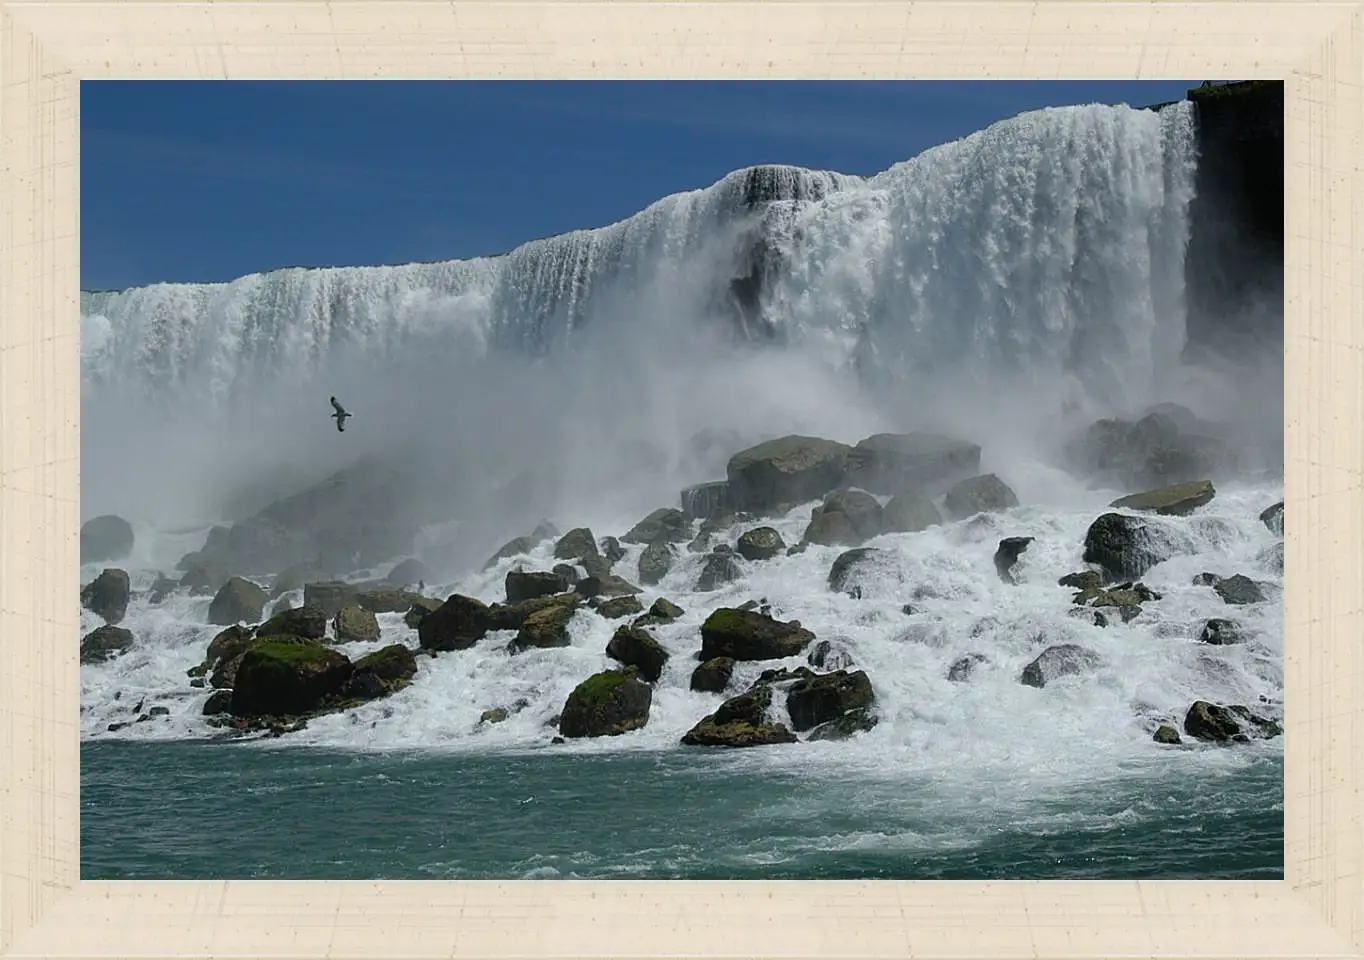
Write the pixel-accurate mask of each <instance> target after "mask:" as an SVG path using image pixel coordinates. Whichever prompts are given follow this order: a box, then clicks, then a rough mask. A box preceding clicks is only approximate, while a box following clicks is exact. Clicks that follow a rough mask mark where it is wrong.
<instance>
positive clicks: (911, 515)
mask: <svg viewBox="0 0 1364 960" xmlns="http://www.w3.org/2000/svg"><path fill="white" fill-rule="evenodd" d="M941 523H942V514H941V513H940V512H938V508H937V507H935V506H933V501H932V500H929V499H928V498H927V497H922V496H919V495H918V494H915V493H897V494H896V495H895V496H893V497H891V498H890V502H889V503H887V504H886V505H885V506H884V507H883V508H882V509H881V531H882V532H883V533H920V532H922V531H924V530H927V529H928V528H929V527H936V526H938V525H939V524H941Z"/></svg>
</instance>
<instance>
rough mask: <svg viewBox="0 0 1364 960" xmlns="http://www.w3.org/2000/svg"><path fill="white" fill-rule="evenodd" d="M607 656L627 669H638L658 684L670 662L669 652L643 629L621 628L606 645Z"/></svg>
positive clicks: (641, 673) (643, 675) (650, 680)
mask: <svg viewBox="0 0 1364 960" xmlns="http://www.w3.org/2000/svg"><path fill="white" fill-rule="evenodd" d="M606 655H607V656H608V657H610V658H611V659H613V660H618V661H619V662H621V663H623V664H624V665H625V666H627V667H638V668H639V675H640V676H641V677H643V678H644V679H645V680H647V681H649V682H650V683H657V682H658V678H659V677H660V676H662V674H663V666H664V664H666V663H667V662H668V651H666V650H664V649H663V646H662V644H660V643H659V642H658V641H657V640H655V639H654V638H653V637H652V636H650V635H649V631H647V630H645V629H644V628H643V627H632V626H621V627H619V628H618V629H617V630H616V632H615V634H614V635H613V636H612V637H611V642H610V643H608V644H607V645H606Z"/></svg>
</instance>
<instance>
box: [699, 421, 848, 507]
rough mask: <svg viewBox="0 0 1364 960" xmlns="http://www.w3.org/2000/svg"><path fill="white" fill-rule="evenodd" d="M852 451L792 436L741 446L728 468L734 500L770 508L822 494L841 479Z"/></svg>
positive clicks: (737, 504)
mask: <svg viewBox="0 0 1364 960" xmlns="http://www.w3.org/2000/svg"><path fill="white" fill-rule="evenodd" d="M851 452H852V448H850V447H848V446H847V445H846V444H842V443H836V442H835V441H832V440H821V439H819V438H817V437H803V436H794V435H793V436H786V437H781V438H780V439H777V440H768V441H766V442H764V443H760V444H758V445H757V446H754V447H749V448H748V449H747V450H741V451H740V452H738V453H736V454H735V455H734V456H732V457H730V459H729V463H728V464H727V466H726V473H727V474H728V480H729V491H730V496H731V499H732V502H733V504H734V506H735V507H736V508H738V509H741V510H756V511H767V510H771V509H774V508H776V507H778V506H780V505H782V504H794V503H804V502H806V501H808V500H815V499H817V498H820V497H823V496H824V495H825V494H826V493H828V492H829V491H831V490H833V489H834V488H835V487H837V486H838V485H839V484H840V483H842V482H843V478H844V476H845V474H846V472H847V467H848V457H849V454H850V453H851Z"/></svg>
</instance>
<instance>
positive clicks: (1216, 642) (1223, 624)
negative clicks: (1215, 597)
mask: <svg viewBox="0 0 1364 960" xmlns="http://www.w3.org/2000/svg"><path fill="white" fill-rule="evenodd" d="M1198 640H1199V642H1200V643H1207V644H1211V645H1213V646H1219V647H1222V646H1230V645H1233V644H1238V643H1245V641H1246V633H1245V630H1244V629H1243V628H1242V627H1241V625H1240V624H1238V623H1237V622H1236V621H1234V620H1226V619H1223V618H1222V617H1214V618H1213V619H1211V620H1209V621H1208V622H1206V623H1205V624H1203V629H1202V630H1201V631H1200V632H1199V634H1198Z"/></svg>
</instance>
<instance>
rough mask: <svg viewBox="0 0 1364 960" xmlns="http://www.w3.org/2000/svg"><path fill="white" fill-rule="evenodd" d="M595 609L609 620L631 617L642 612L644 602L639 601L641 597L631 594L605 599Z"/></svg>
mask: <svg viewBox="0 0 1364 960" xmlns="http://www.w3.org/2000/svg"><path fill="white" fill-rule="evenodd" d="M594 609H595V610H596V611H597V613H599V614H601V615H602V616H603V617H605V618H606V619H607V620H619V619H620V618H621V617H630V616H633V615H635V614H637V613H642V612H643V611H644V604H642V603H640V602H639V597H636V596H634V595H631V596H627V597H615V598H613V599H611V600H604V601H602V602H601V603H598V604H597V605H596V606H595V607H594Z"/></svg>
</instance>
